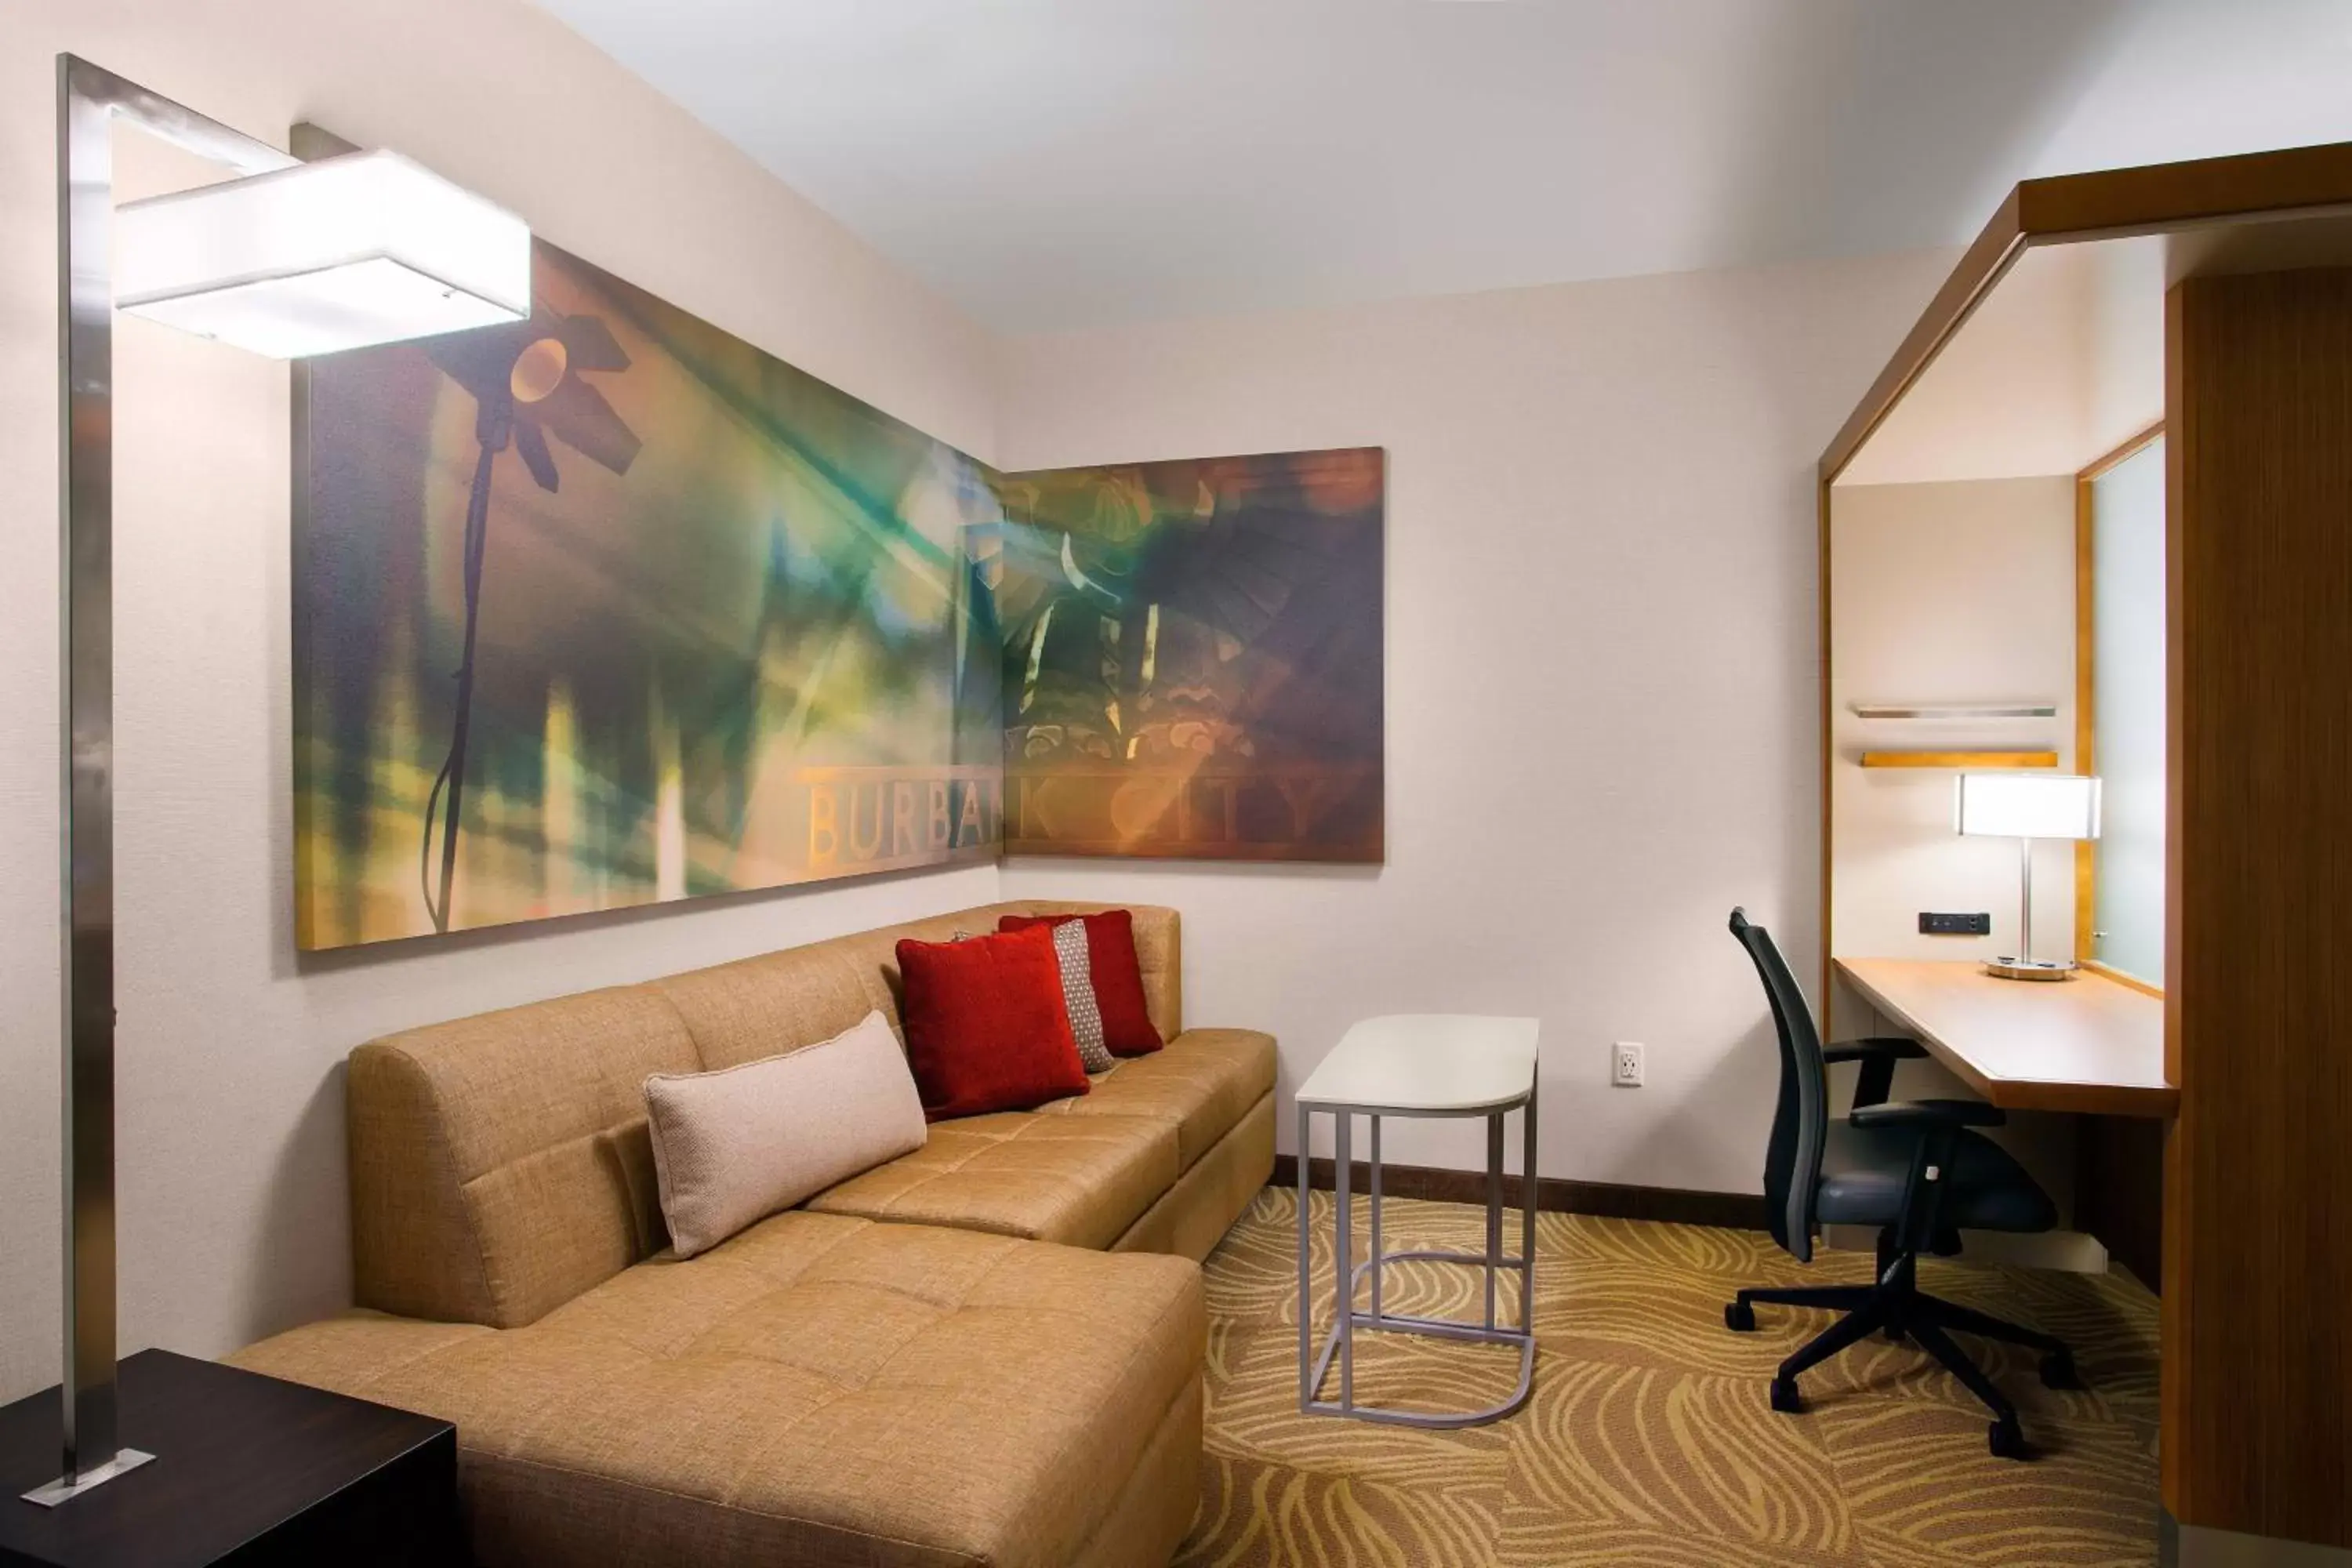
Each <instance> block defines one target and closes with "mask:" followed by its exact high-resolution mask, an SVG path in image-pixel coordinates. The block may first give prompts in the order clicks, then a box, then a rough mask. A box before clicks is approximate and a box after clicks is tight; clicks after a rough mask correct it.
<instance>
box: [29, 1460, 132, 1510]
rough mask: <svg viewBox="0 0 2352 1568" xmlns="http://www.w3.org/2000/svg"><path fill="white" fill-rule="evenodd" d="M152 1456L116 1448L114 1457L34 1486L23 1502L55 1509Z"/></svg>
mask: <svg viewBox="0 0 2352 1568" xmlns="http://www.w3.org/2000/svg"><path fill="white" fill-rule="evenodd" d="M154 1457H155V1456H154V1455H152V1454H142V1453H141V1452H140V1451H139V1450H138V1449H136V1448H117V1449H116V1450H115V1451H114V1458H110V1459H109V1460H107V1461H106V1463H104V1464H102V1465H92V1466H91V1467H90V1468H88V1469H86V1470H84V1471H82V1472H81V1473H80V1474H79V1475H76V1476H59V1477H58V1479H56V1480H53V1481H51V1482H50V1483H49V1484H48V1485H47V1486H45V1487H35V1488H34V1489H32V1490H31V1491H28V1492H26V1494H25V1500H26V1502H34V1503H38V1504H40V1505H41V1506H42V1507H43V1508H55V1507H57V1506H58V1504H59V1503H61V1502H64V1501H66V1500H68V1499H71V1498H78V1497H79V1496H81V1494H82V1493H84V1492H86V1491H88V1490H89V1489H90V1488H92V1487H95V1486H102V1485H104V1484H105V1483H106V1482H108V1481H110V1480H112V1479H114V1478H115V1477H117V1476H119V1475H121V1474H123V1473H125V1472H126V1471H130V1470H135V1469H137V1468H139V1467H140V1466H142V1465H143V1464H145V1463H147V1461H148V1460H150V1459H152V1458H154Z"/></svg>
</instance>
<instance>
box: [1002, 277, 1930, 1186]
mask: <svg viewBox="0 0 2352 1568" xmlns="http://www.w3.org/2000/svg"><path fill="white" fill-rule="evenodd" d="M1948 260H1949V258H1948V257H1946V256H1941V255H1914V256H1907V257H1900V258H1879V259H1874V260H1868V261H1857V262H1840V263H1832V264H1816V265H1808V266H1803V267H1790V268H1775V269H1770V270H1763V271H1748V272H1723V273H1704V274H1690V275H1681V276H1668V277H1658V278H1650V279H1632V280H1626V281H1619V282H1606V283H1591V284H1576V285H1568V286H1562V287H1557V288H1547V289H1526V290H1515V291H1508V292H1499V293H1492V294H1481V295H1472V296H1464V297H1457V298H1452V299H1444V300H1418V301H1406V302H1401V303H1395V304H1388V305H1380V306H1371V307H1364V308H1357V309H1348V310H1333V311H1322V312H1298V313H1289V314H1280V315H1270V316H1263V317H1248V318H1229V319H1224V320H1217V321H1201V322H1190V323H1174V324H1168V325H1160V326H1151V327H1142V328H1133V329H1118V330H1108V331H1092V332H1084V333H1077V334H1070V335H1061V336H1050V337H1041V338H1033V339H1025V340H1019V341H1016V342H1012V343H1010V344H1009V345H1008V346H1007V348H1006V351H1005V356H1004V362H1003V393H1002V398H1001V401H1000V404H999V408H998V433H999V452H1000V456H1001V457H1002V458H1003V460H1004V462H1005V464H1006V466H1008V467H1013V468H1023V467H1033V466H1045V465H1055V464H1066V463H1088V462H1100V461H1110V460H1118V459H1140V458H1173V457H1197V456H1204V455H1208V454H1213V453H1228V452H1254V451H1268V450H1279V449H1284V448H1294V447H1346V446H1358V445H1379V446H1384V447H1387V448H1388V451H1389V463H1390V466H1389V494H1388V505H1389V511H1388V604H1387V616H1388V626H1387V636H1388V655H1387V658H1388V683H1389V686H1388V837H1389V858H1388V863H1387V864H1386V865H1385V866H1384V867H1381V868H1377V869H1370V868H1365V869H1322V870H1316V869H1311V868H1280V869H1269V868H1253V867H1239V866H1223V867H1219V866H1191V865H1176V864H1168V863H1160V864H1140V863H1133V862H1127V863H1089V862H1081V861H1068V860H1050V859H1025V858H1024V859H1016V860H1013V861H1010V862H1008V863H1007V864H1006V866H1005V868H1004V876H1003V882H1004V889H1005V892H1006V894H1007V896H1008V897H1037V896H1060V895H1071V896H1081V897H1104V898H1118V899H1139V900H1154V901H1159V902H1165V903H1171V904H1174V905H1177V906H1179V907H1180V908H1181V910H1183V912H1184V920H1185V933H1186V941H1185V969H1186V973H1187V998H1186V1004H1185V1005H1186V1009H1187V1016H1188V1017H1189V1018H1190V1019H1192V1020H1193V1021H1196V1022H1200V1023H1226V1024H1240V1025H1251V1026H1259V1027H1264V1028H1267V1029H1271V1030H1273V1031H1275V1032H1276V1034H1277V1035H1278V1036H1279V1037H1280V1038H1281V1041H1282V1073H1281V1089H1282V1091H1283V1094H1284V1097H1285V1104H1284V1106H1283V1109H1282V1120H1281V1121H1280V1122H1279V1124H1278V1125H1279V1128H1280V1134H1279V1135H1280V1138H1281V1141H1282V1145H1283V1147H1284V1148H1286V1149H1288V1148H1290V1147H1291V1140H1292V1136H1293V1130H1292V1125H1291V1116H1292V1114H1293V1112H1292V1111H1291V1110H1290V1107H1289V1105H1288V1103H1287V1099H1288V1095H1289V1093H1290V1091H1291V1090H1292V1089H1294V1088H1295V1087H1296V1086H1297V1083H1298V1082H1299V1081H1300V1079H1301V1078H1302V1077H1303V1076H1304V1075H1305V1074H1306V1073H1307V1071H1309V1070H1311V1069H1312V1068H1313V1067H1314V1065H1315V1063H1316V1062H1317V1061H1318V1060H1319V1059H1320V1058H1321V1057H1322V1055H1323V1053H1324V1052H1325V1051H1327V1050H1328V1049H1329V1047H1331V1045H1332V1044H1333V1042H1334V1041H1336V1040H1337V1038H1338V1037H1339V1034H1340V1032H1341V1031H1342V1030H1343V1029H1344V1028H1345V1027H1346V1026H1347V1025H1348V1024H1349V1022H1350V1021H1351V1020H1353V1019H1355V1018H1358V1017H1361V1016H1366V1015H1370V1014H1377V1013H1388V1012H1411V1011H1483V1012H1497V1013H1525V1014H1532V1015H1536V1016H1539V1017H1540V1018H1541V1019H1542V1021H1543V1027H1544V1036H1543V1041H1544V1051H1545V1068H1544V1078H1543V1082H1544V1093H1545V1101H1544V1121H1543V1156H1542V1165H1543V1169H1544V1171H1545V1173H1548V1174H1553V1175H1560V1176H1569V1177H1576V1178H1583V1179H1590V1180H1601V1181H1612V1182H1633V1183H1643V1184H1659V1185H1667V1186H1684V1187H1695V1188H1706V1189H1714V1190H1720V1191H1748V1192H1752V1191H1756V1190H1758V1187H1759V1171H1760V1170H1761V1168H1762V1163H1763V1150H1764V1137H1765V1130H1766V1124H1767V1121H1768V1120H1769V1114H1770V1105H1771V1101H1772V1094H1773V1085H1774V1081H1775V1073H1776V1071H1777V1068H1776V1063H1775V1057H1774V1051H1773V1047H1772V1046H1771V1044H1770V1036H1769V1026H1768V1025H1767V1023H1766V1014H1765V1010H1764V1005H1763V999H1762V997H1761V995H1760V994H1759V990H1758V987H1757V984H1756V978H1755V974H1754V972H1753V971H1752V970H1751V969H1750V968H1749V967H1748V963H1747V962H1746V960H1745V959H1744V958H1742V957H1741V955H1740V953H1739V951H1738V948H1737V946H1736V945H1735V944H1734V943H1733V942H1732V941H1731V938H1730V937H1729V936H1728V935H1727V933H1726V931H1725V929H1724V921H1725V917H1726V916H1727V913H1728V912H1729V910H1730V909H1731V907H1732V906H1733V905H1734V904H1735V903H1741V904H1745V905H1746V906H1747V907H1748V910H1749V911H1750V912H1751V913H1752V914H1754V915H1755V916H1756V917H1757V918H1758V919H1759V920H1761V921H1764V922H1765V923H1767V924H1768V925H1769V926H1771V927H1772V928H1773V929H1774V931H1775V932H1776V934H1777V935H1778V936H1779V937H1780V939H1781V940H1782V941H1783V942H1784V943H1785V945H1786V947H1787V949H1788V952H1789V955H1790V960H1791V962H1792V963H1794V964H1795V965H1796V967H1797V971H1798V973H1800V974H1807V973H1815V972H1816V970H1815V965H1816V964H1817V963H1818V955H1819V953H1820V937H1819V920H1820V910H1819V862H1818V858H1817V857H1818V854H1819V849H1820V795H1819V787H1818V778H1817V773H1816V771H1815V770H1816V768H1817V765H1818V757H1819V734H1818V730H1817V727H1816V726H1817V722H1818V720H1817V711H1818V710H1817V706H1816V704H1817V692H1818V688H1817V685H1816V681H1817V673H1816V672H1817V669H1818V664H1817V656H1816V642H1817V637H1816V588H1815V526H1816V524H1815V507H1814V494H1815V492H1814V484H1813V463H1814V460H1815V458H1818V456H1819V455H1820V453H1821V450H1822V447H1823V446H1824V445H1825V444H1826V443H1827V441H1828V439H1829V437H1830V435H1831V434H1832V431H1833V430H1834V428H1835V427H1836V426H1837V424H1838V422H1839V421H1840V420H1841V419H1842V418H1843V416H1845V414H1846V412H1847V411H1848V409H1849V408H1850V407H1851V406H1852V405H1853V399H1854V398H1855V397H1856V396H1857V395H1859V393H1860V391H1861V389H1862V388H1863V387H1864V385H1866V384H1867V383H1868V381H1869V379H1870V377H1871V376H1872V375H1873V374H1874V373H1875V372H1876V370H1877V369H1878V367H1879V365H1880V364H1881V363H1883V361H1884V359H1885V355H1886V354H1887V353H1890V352H1891V351H1892V349H1893V347H1894V345H1895V341H1896V340H1897V339H1898V338H1899V337H1900V335H1901V333H1902V332H1903V331H1904V330H1905V329H1906V328H1907V327H1908V326H1909V324H1910V322H1911V321H1912V320H1913V318H1914V316H1915V315H1916V311H1917V310H1918V308H1919V305H1920V303H1921V301H1922V300H1925V299H1926V298H1927V295H1928V294H1929V293H1930V292H1931V291H1932V289H1933V288H1934V286H1935V284H1936V282H1937V280H1938V279H1939V278H1940V276H1941V274H1942V273H1943V271H1944V270H1945V268H1946V267H1947V266H1948ZM1616 1039H1630V1040H1639V1041H1642V1042H1643V1043H1644V1044H1646V1045H1647V1046H1648V1047H1649V1058H1648V1077H1649V1084H1648V1087H1647V1088H1644V1089H1638V1090H1634V1089H1611V1088H1609V1087H1608V1084H1607V1073H1606V1057H1607V1047H1608V1044H1609V1042H1610V1041H1612V1040H1616ZM1325 1137H1328V1134H1327V1133H1325V1132H1324V1131H1322V1130H1321V1129H1320V1128H1318V1148H1325V1147H1328V1145H1327V1144H1326V1143H1325V1142H1323V1140H1324V1138H1325ZM1388 1152H1389V1153H1390V1154H1391V1157H1392V1158H1394V1159H1396V1160H1398V1161H1401V1162H1408V1163H1450V1164H1456V1165H1475V1164H1476V1163H1479V1161H1480V1160H1481V1158H1482V1157H1483V1156H1482V1152H1481V1150H1480V1147H1479V1145H1478V1142H1477V1140H1476V1134H1475V1130H1474V1129H1471V1128H1467V1127H1458V1128H1447V1127H1443V1126H1439V1125H1436V1124H1427V1125H1423V1126H1415V1127H1411V1128H1408V1127H1403V1126H1400V1127H1398V1128H1397V1130H1396V1131H1395V1132H1394V1134H1393V1136H1392V1138H1391V1142H1390V1144H1389V1149H1388Z"/></svg>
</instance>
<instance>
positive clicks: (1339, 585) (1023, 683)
mask: <svg viewBox="0 0 2352 1568" xmlns="http://www.w3.org/2000/svg"><path fill="white" fill-rule="evenodd" d="M1384 479H1385V473H1384V463H1383V456H1382V454H1381V451H1380V450H1379V449H1378V448H1360V449H1352V450H1344V451H1321V452H1284V453H1276V454H1273V455H1270V456H1262V457H1246V458H1208V459H1203V460H1200V461H1186V462H1164V463H1138V464H1129V465H1123V466H1119V467H1112V468H1065V469H1055V470H1052V471H1048V472H1041V473H1025V474H1012V475H1007V476H1005V477H1004V478H1003V479H1002V480H1001V481H1000V485H1001V489H1002V492H1003V498H1004V514H1005V521H1004V523H1003V527H1002V529H1001V531H1000V532H1001V542H991V544H990V545H989V546H988V548H987V566H986V570H987V574H988V577H989V580H990V581H991V582H992V584H993V585H994V587H995V592H996V600H997V605H996V614H997V617H998V621H999V624H1000V625H1001V626H1002V627H1003V635H1004V680H1005V685H1004V690H1003V702H1004V722H1005V752H1004V766H1005V779H1004V788H1005V818H1004V823H1005V826H1004V831H1005V847H1006V848H1007V849H1008V850H1011V851H1013V852H1021V851H1031V852H1037V853H1045V854H1062V855H1123V856H1159V857H1182V858H1210V859H1241V860H1355V861H1365V860H1372V861H1376V860H1379V859H1380V858H1381V854H1382V842H1381V827H1382V816H1381V531H1382V530H1381V517H1382V511H1383V497H1384V490H1385V484H1384Z"/></svg>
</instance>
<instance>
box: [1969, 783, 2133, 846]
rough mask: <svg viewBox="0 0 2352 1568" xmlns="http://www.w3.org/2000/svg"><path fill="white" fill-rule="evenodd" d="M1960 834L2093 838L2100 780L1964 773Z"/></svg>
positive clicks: (2097, 825)
mask: <svg viewBox="0 0 2352 1568" xmlns="http://www.w3.org/2000/svg"><path fill="white" fill-rule="evenodd" d="M1955 817H1956V820H1955V823H1954V826H1957V827H1958V829H1959V830H1960V831H1961V832H1962V833H1967V834H1972V835H1983V836H1987V837H2000V838H2096V837H2098V836H2099V781H2098V780H2097V779H2095V778H2085V777H2083V776H2081V775H2078V774H2069V773H1962V774H1961V775H1960V783H1959V789H1958V802H1957V805H1956V812H1955Z"/></svg>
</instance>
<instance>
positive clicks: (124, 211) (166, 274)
mask: <svg viewBox="0 0 2352 1568" xmlns="http://www.w3.org/2000/svg"><path fill="white" fill-rule="evenodd" d="M114 232H115V262H114V276H115V303H116V305H117V306H118V307H119V308H121V309H122V310H129V311H131V312H132V313H134V314H137V315H142V316H147V317H151V318H152V319H154V320H156V321H163V322H165V323H167V324H169V325H172V326H174V327H179V328H182V329H184V330H185V331H192V332H196V333H199V334H201V335H203V336H205V337H209V338H218V339H220V340H221V341H222V342H231V343H235V344H236V345H237V346H239V347H240V348H246V349H250V350H252V351H253V352H254V353H261V354H267V355H268V356H270V357H271V358H273V359H297V358H302V357H306V356H308V355H310V354H321V353H336V352H338V351H339V350H342V349H355V348H364V347H366V346H367V345H368V344H370V343H384V342H398V341H400V340H401V339H404V338H421V337H429V336H432V335H433V334H435V333H438V332H455V331H465V330H466V329H467V328H470V327H487V326H494V325H497V324H498V323H499V322H502V321H520V320H522V319H524V318H525V317H527V316H529V315H530V226H528V225H526V224H525V223H524V222H523V221H522V219H520V218H519V217H517V216H514V215H513V214H512V213H509V212H508V211H507V210H505V209H504V208H503V207H499V206H498V205H494V204H492V203H490V202H488V201H485V200H484V199H483V198H481V197H480V196H478V195H474V194H473V193H472V192H470V191H466V190H461V189H460V188H458V187H457V186H456V185H453V184H450V183H449V182H448V181H446V180H445V179H443V178H441V176H440V175H438V174H434V173H433V172H432V171H431V170H429V169H425V168H424V167H422V166H421V165H419V164H416V163H411V162H409V160H407V159H405V158H404V157H402V156H400V154H398V153H347V154H345V155H344V156H342V157H340V158H327V159H322V160H320V162H318V163H302V164H298V165H296V166H295V167H293V168H289V169H281V170H278V171H276V172H274V173H271V174H255V175H252V176H250V177H248V178H246V179H241V180H229V181H226V182H224V183H222V184H215V185H205V186H201V187H199V188H197V189H195V190H192V191H181V192H176V193H174V194H173V195H165V196H154V197H151V198H150V199H148V200H145V201H139V202H127V203H125V204H123V205H122V206H121V207H120V208H118V209H117V210H116V212H115V226H114Z"/></svg>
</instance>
